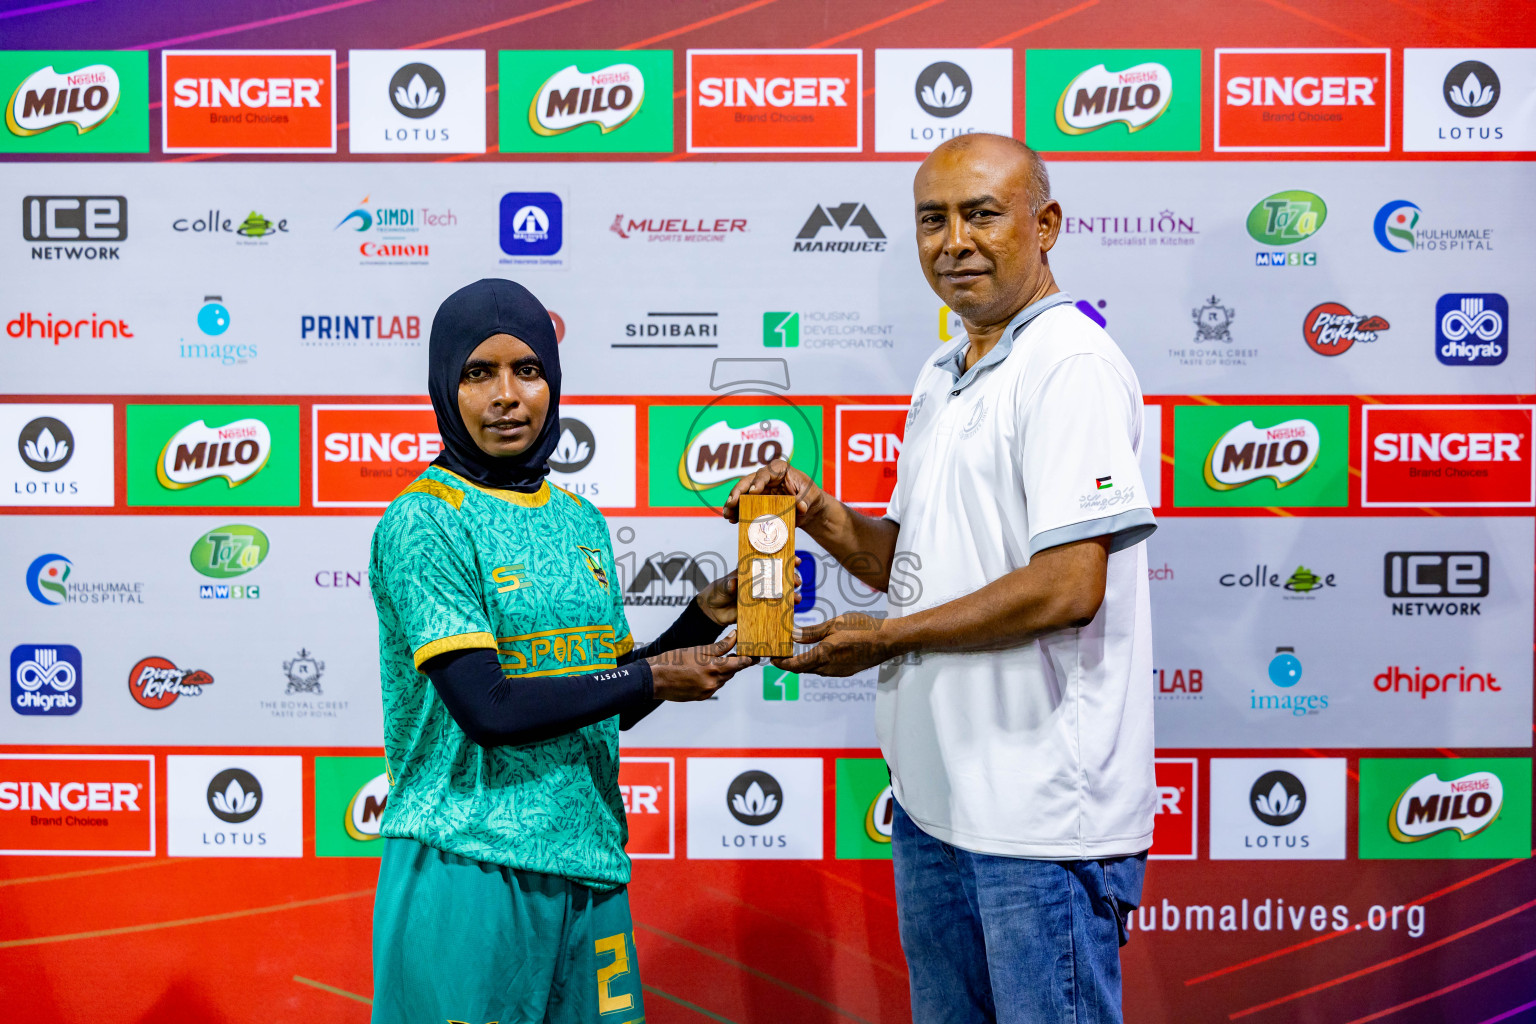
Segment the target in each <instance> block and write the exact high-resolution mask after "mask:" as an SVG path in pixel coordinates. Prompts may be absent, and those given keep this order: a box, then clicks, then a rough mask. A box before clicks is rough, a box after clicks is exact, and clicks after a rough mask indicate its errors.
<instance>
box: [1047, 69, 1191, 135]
mask: <svg viewBox="0 0 1536 1024" xmlns="http://www.w3.org/2000/svg"><path fill="white" fill-rule="evenodd" d="M1172 99H1173V76H1172V74H1170V72H1169V71H1168V69H1167V68H1166V67H1164V66H1163V65H1161V64H1158V63H1156V62H1152V61H1149V62H1147V63H1145V64H1136V65H1134V66H1132V67H1129V68H1126V69H1125V70H1124V71H1110V70H1109V69H1107V68H1106V67H1105V66H1104V65H1103V64H1097V65H1095V66H1093V67H1091V68H1089V69H1088V70H1087V71H1084V72H1083V73H1082V74H1080V75H1078V76H1077V77H1076V78H1074V79H1072V81H1070V82H1068V83H1067V87H1066V89H1064V90H1062V93H1061V99H1059V100H1057V101H1056V127H1057V128H1060V129H1061V130H1062V131H1064V132H1066V133H1067V134H1068V135H1085V134H1087V133H1088V132H1091V131H1095V130H1097V129H1099V128H1103V127H1104V126H1105V125H1110V124H1123V125H1125V126H1126V129H1127V130H1128V131H1133V132H1136V131H1140V130H1141V129H1143V128H1145V127H1146V126H1147V125H1149V124H1151V123H1152V122H1153V121H1155V120H1157V119H1158V118H1159V117H1161V116H1162V114H1163V112H1164V111H1165V110H1167V109H1168V103H1169V101H1170V100H1172Z"/></svg>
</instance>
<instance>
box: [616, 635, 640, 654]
mask: <svg viewBox="0 0 1536 1024" xmlns="http://www.w3.org/2000/svg"><path fill="white" fill-rule="evenodd" d="M634 649H635V635H634V634H633V633H625V634H624V637H623V639H621V640H619V642H618V643H616V644H614V645H613V650H614V653H615V654H617V655H618V656H619V657H620V658H622V657H624V655H626V654H628V653H629V652H630V651H632V650H634Z"/></svg>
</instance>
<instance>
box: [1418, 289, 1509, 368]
mask: <svg viewBox="0 0 1536 1024" xmlns="http://www.w3.org/2000/svg"><path fill="white" fill-rule="evenodd" d="M1508 355H1509V301H1508V300H1507V299H1505V298H1504V296H1502V295H1499V294H1497V293H1495V292H1480V293H1461V292H1453V293H1451V294H1449V295H1442V296H1440V298H1439V300H1438V301H1437V302H1436V303H1435V358H1437V359H1439V360H1440V361H1441V362H1442V363H1444V364H1445V365H1447V366H1497V365H1498V364H1500V363H1502V362H1503V361H1504V359H1505V357H1506V356H1508Z"/></svg>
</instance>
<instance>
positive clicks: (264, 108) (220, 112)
mask: <svg viewBox="0 0 1536 1024" xmlns="http://www.w3.org/2000/svg"><path fill="white" fill-rule="evenodd" d="M161 62H162V63H161V83H162V84H161V88H162V89H163V90H164V94H163V97H162V108H161V112H162V114H163V116H164V119H165V120H164V137H163V147H162V148H163V150H164V151H165V152H167V153H253V152H254V153H334V152H335V151H336V100H335V79H336V53H335V51H334V50H272V51H266V52H261V51H248V50H247V51H234V50H183V51H175V50H166V51H163V52H162V54H161Z"/></svg>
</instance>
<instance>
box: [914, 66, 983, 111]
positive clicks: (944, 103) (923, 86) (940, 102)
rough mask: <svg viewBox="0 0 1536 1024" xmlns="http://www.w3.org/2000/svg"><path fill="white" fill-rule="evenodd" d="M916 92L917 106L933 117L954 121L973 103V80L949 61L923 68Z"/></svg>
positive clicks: (918, 78) (918, 77)
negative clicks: (951, 118)
mask: <svg viewBox="0 0 1536 1024" xmlns="http://www.w3.org/2000/svg"><path fill="white" fill-rule="evenodd" d="M915 88H916V90H917V105H918V106H920V107H922V108H923V109H924V110H926V111H927V112H928V113H930V114H932V115H933V116H934V117H954V116H955V115H956V114H958V113H960V111H962V110H964V109H965V108H966V107H967V106H969V105H970V102H971V76H970V75H968V74H966V72H965V69H964V68H962V67H961V66H960V65H958V64H951V63H950V62H949V61H942V60H941V61H939V62H938V63H936V64H930V65H928V66H927V67H926V68H924V69H923V73H922V74H920V75H918V76H917V84H916V87H915Z"/></svg>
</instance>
